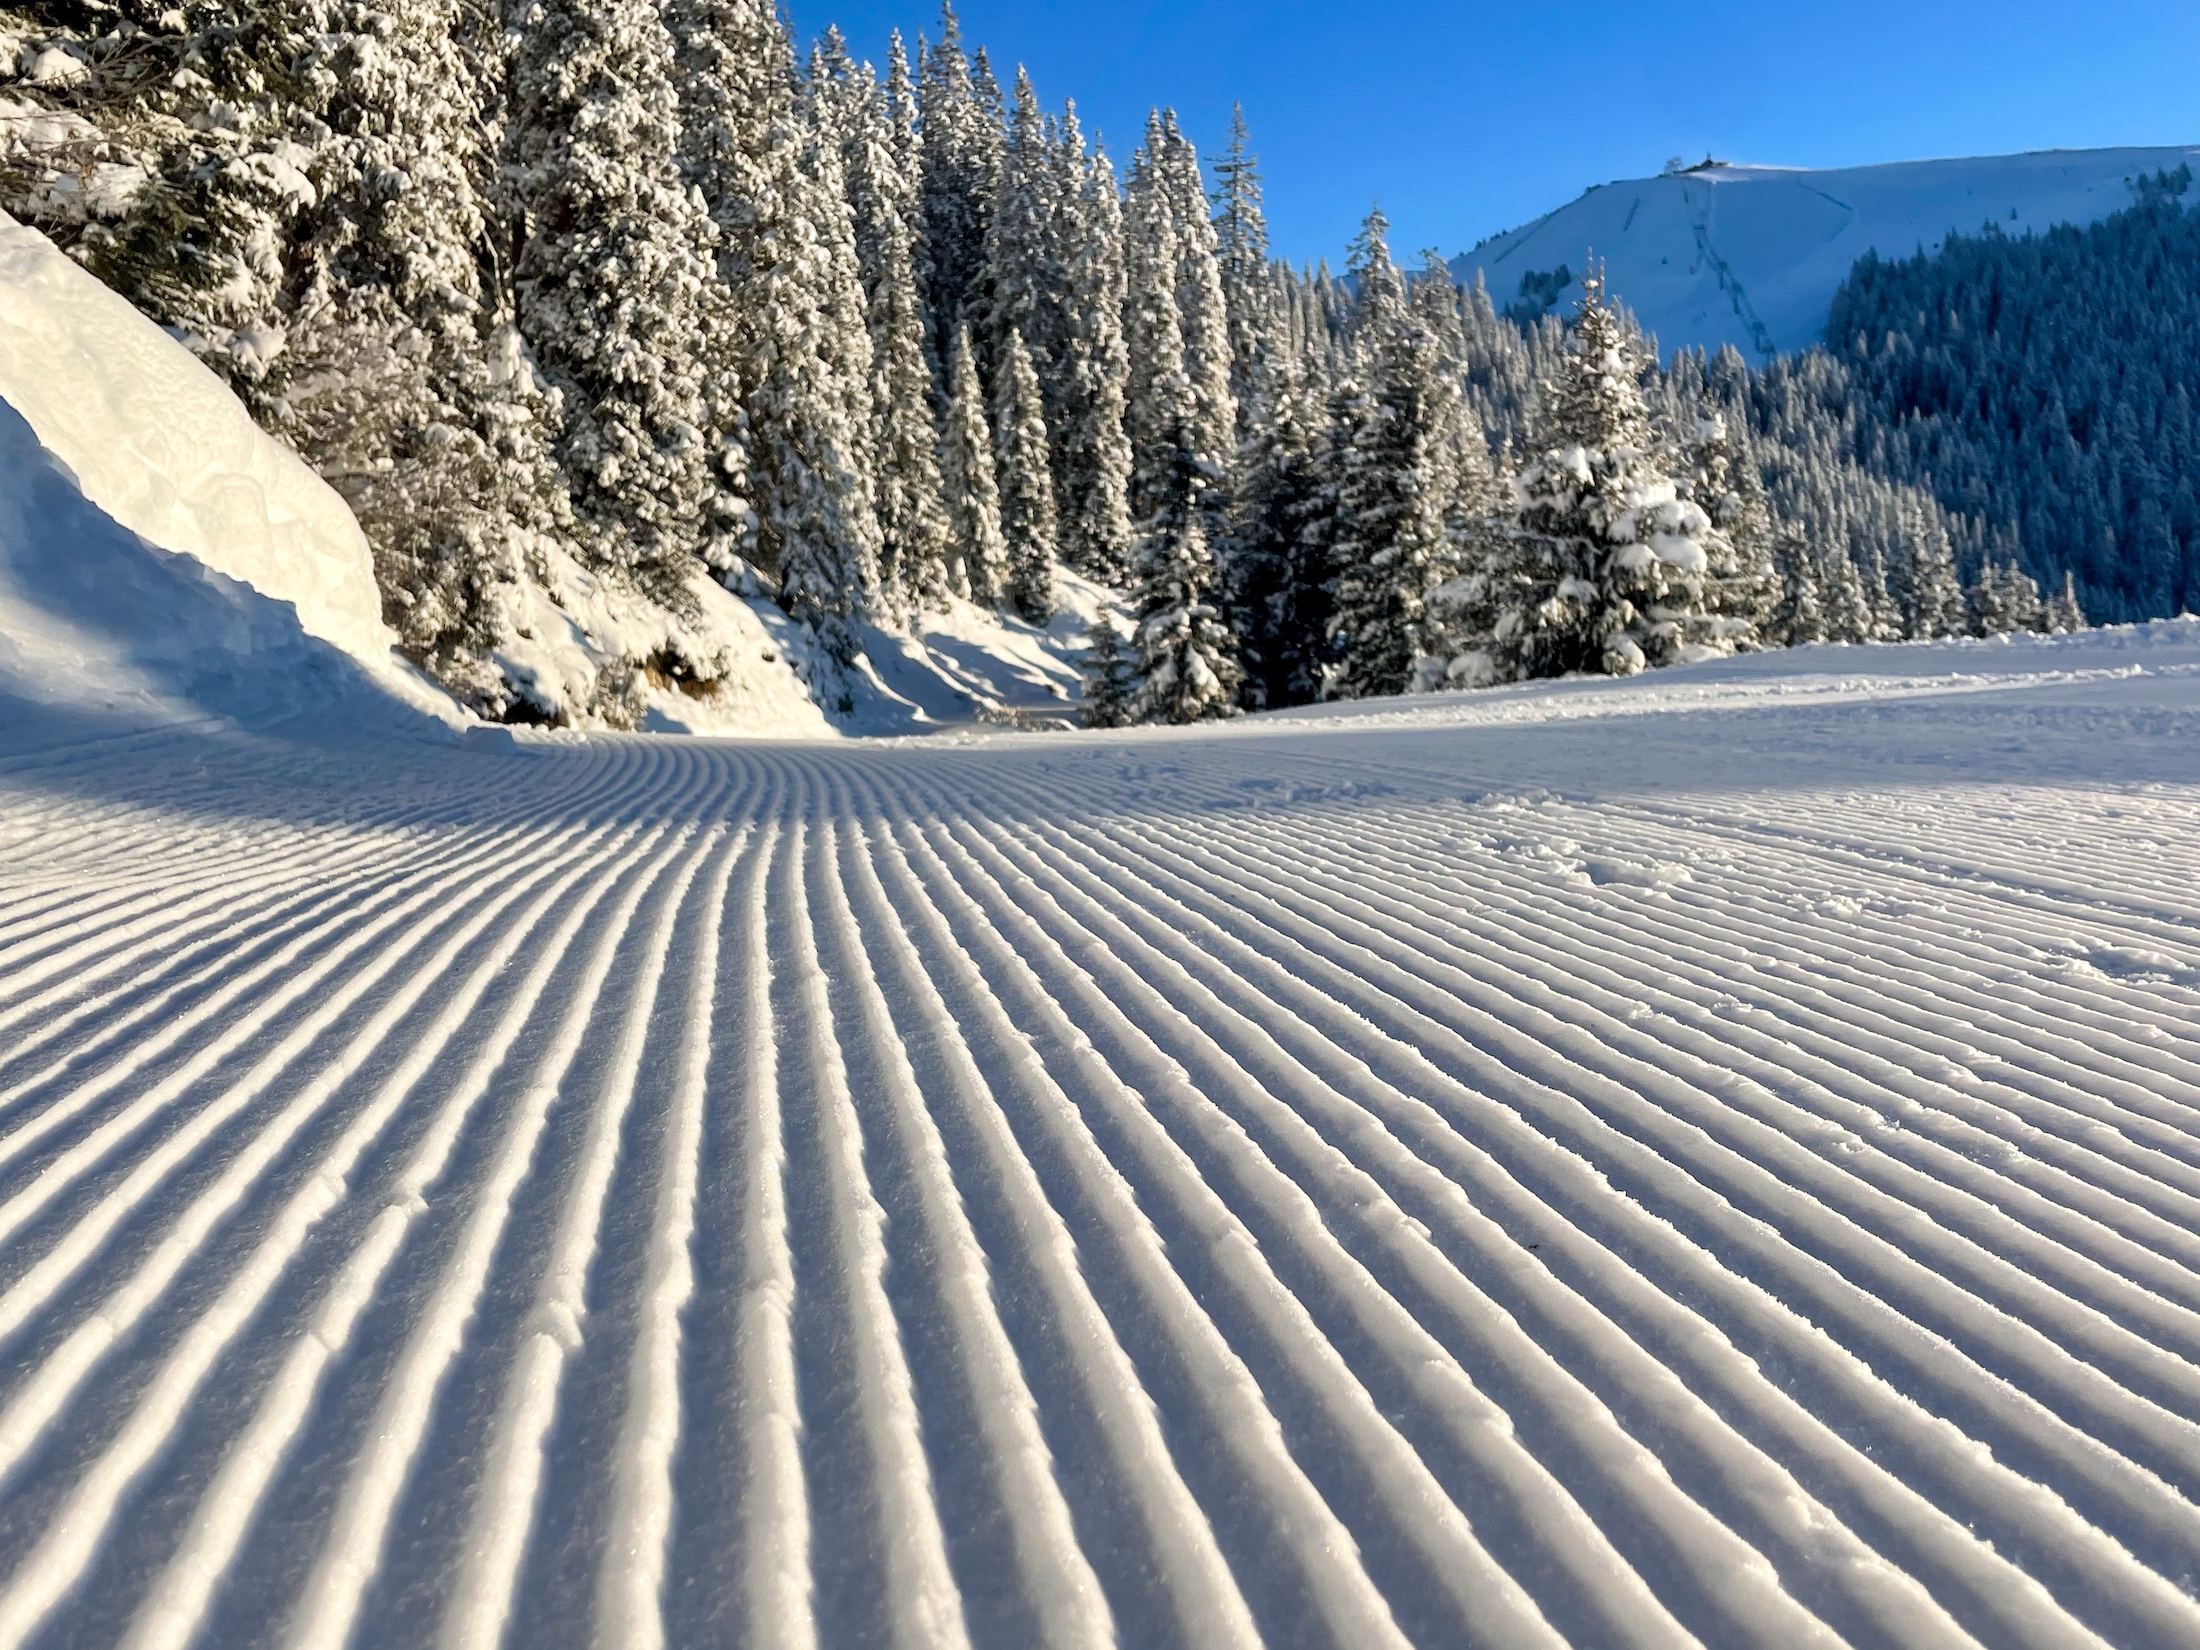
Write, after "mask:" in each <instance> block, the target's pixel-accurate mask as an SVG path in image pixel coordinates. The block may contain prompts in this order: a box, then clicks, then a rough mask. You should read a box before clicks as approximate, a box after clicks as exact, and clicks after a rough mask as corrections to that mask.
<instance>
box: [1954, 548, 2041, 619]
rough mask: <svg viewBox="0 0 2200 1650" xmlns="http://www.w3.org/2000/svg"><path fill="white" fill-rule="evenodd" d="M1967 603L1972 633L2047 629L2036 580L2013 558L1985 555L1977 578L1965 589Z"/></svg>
mask: <svg viewBox="0 0 2200 1650" xmlns="http://www.w3.org/2000/svg"><path fill="white" fill-rule="evenodd" d="M1966 605H1967V606H1968V607H1969V609H1970V615H1971V634H1972V635H1974V636H2005V635H2008V634H2009V633H2010V632H2012V631H2018V630H2044V629H2046V628H2047V604H2046V603H2045V602H2044V601H2042V600H2041V599H2040V587H2039V585H2038V583H2037V582H2036V581H2035V580H2034V579H2033V577H2032V575H2031V574H2029V573H2027V572H2026V571H2025V570H2024V569H2023V568H2021V567H2019V566H2018V565H2017V564H2016V563H2015V562H2013V561H2012V562H2000V561H1996V560H1994V558H1993V557H1991V556H1988V557H1987V558H1986V559H1985V560H1984V561H1982V562H1980V563H1979V570H1978V577H1977V578H1975V579H1973V580H1972V581H1971V588H1970V590H1969V591H1968V592H1966Z"/></svg>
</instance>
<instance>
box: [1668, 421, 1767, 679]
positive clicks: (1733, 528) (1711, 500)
mask: <svg viewBox="0 0 2200 1650" xmlns="http://www.w3.org/2000/svg"><path fill="white" fill-rule="evenodd" d="M1688 468H1689V491H1690V494H1691V495H1692V496H1693V498H1694V499H1695V502H1696V503H1697V505H1698V506H1699V507H1700V508H1701V509H1702V510H1703V512H1704V514H1705V515H1707V516H1709V517H1710V518H1711V524H1712V526H1714V527H1716V528H1717V529H1718V530H1719V536H1720V539H1721V540H1723V544H1715V545H1713V546H1712V547H1711V548H1712V551H1713V556H1714V559H1713V561H1712V563H1711V565H1710V566H1709V567H1708V568H1707V569H1706V570H1705V574H1704V605H1705V607H1706V608H1707V610H1708V611H1709V612H1710V614H1711V616H1712V618H1713V620H1714V622H1715V623H1716V624H1717V625H1718V627H1719V628H1720V629H1721V630H1722V631H1723V632H1724V633H1725V634H1726V636H1727V637H1728V639H1730V640H1731V641H1733V642H1734V643H1735V644H1736V645H1738V646H1743V647H1747V646H1750V645H1752V644H1754V643H1755V642H1756V641H1757V640H1758V631H1759V629H1760V628H1761V627H1762V626H1764V625H1765V624H1767V623H1768V621H1769V620H1770V619H1771V616H1772V611H1773V608H1774V607H1775V606H1776V605H1777V604H1778V602H1779V600H1780V598H1781V595H1782V587H1781V579H1780V575H1779V573H1778V571H1777V569H1776V568H1775V567H1774V566H1773V538H1774V529H1773V522H1772V510H1771V507H1770V506H1769V505H1768V504H1767V503H1766V500H1765V488H1764V480H1763V477H1762V476H1761V475H1760V474H1759V473H1758V469H1757V460H1756V456H1755V454H1754V453H1752V452H1751V450H1750V444H1749V435H1748V432H1747V431H1746V430H1745V429H1743V428H1741V427H1740V426H1739V425H1738V424H1737V423H1734V422H1731V421H1730V420H1729V419H1728V417H1727V415H1726V414H1725V413H1724V412H1719V411H1711V412H1704V413H1699V414H1698V415H1697V416H1696V419H1695V439H1694V440H1693V441H1692V442H1690V444H1689V448H1688Z"/></svg>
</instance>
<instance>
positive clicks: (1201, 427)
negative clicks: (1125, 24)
mask: <svg viewBox="0 0 2200 1650" xmlns="http://www.w3.org/2000/svg"><path fill="white" fill-rule="evenodd" d="M1146 144H1147V153H1148V157H1149V171H1148V183H1149V186H1150V187H1152V188H1154V189H1155V190H1156V191H1158V192H1159V193H1160V194H1162V195H1163V196H1165V197H1166V199H1167V201H1168V206H1169V216H1170V222H1171V229H1172V239H1173V241H1174V244H1175V249H1176V303H1177V321H1178V327H1179V329H1180V331H1181V333H1182V336H1183V340H1184V356H1183V372H1184V377H1185V381H1186V383H1187V384H1188V385H1189V386H1190V388H1191V394H1192V407H1193V413H1194V418H1193V423H1192V426H1191V436H1192V440H1193V443H1194V445H1193V452H1194V455H1195V457H1196V459H1197V461H1198V473H1199V476H1200V509H1201V512H1202V514H1203V515H1204V516H1205V518H1206V519H1205V521H1204V522H1203V523H1202V527H1203V530H1204V531H1205V533H1206V535H1207V538H1208V542H1209V543H1210V544H1215V543H1219V542H1220V541H1221V540H1222V538H1223V537H1224V536H1226V535H1227V533H1228V531H1229V492H1228V487H1229V472H1230V464H1231V460H1232V458H1233V457H1234V455H1235V454H1236V452H1237V442H1238V427H1237V403H1236V400H1235V398H1234V397H1233V396H1232V395H1231V393H1230V375H1231V371H1232V367H1233V362H1234V353H1233V349H1232V344H1231V336H1230V311H1229V303H1228V300H1227V299H1226V298H1225V296H1224V294H1223V290H1222V263H1221V257H1220V250H1219V248H1218V246H1217V243H1216V240H1215V228H1214V225H1213V223H1212V222H1210V221H1209V219H1208V207H1207V190H1206V186H1205V184H1204V183H1203V182H1202V181H1201V179H1200V174H1199V155H1198V152H1197V151H1196V150H1194V149H1193V147H1192V144H1191V141H1190V140H1189V139H1188V138H1186V137H1185V136H1184V134H1183V133H1182V132H1180V131H1179V130H1177V125H1176V116H1175V114H1174V113H1172V112H1170V111H1166V110H1163V111H1160V112H1158V113H1157V114H1156V115H1155V116H1154V117H1153V119H1152V120H1150V121H1149V123H1148V125H1147V129H1146Z"/></svg>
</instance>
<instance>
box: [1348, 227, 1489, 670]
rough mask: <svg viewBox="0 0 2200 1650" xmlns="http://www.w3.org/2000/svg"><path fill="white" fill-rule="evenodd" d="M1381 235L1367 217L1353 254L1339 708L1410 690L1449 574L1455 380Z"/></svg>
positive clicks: (1430, 649)
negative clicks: (1353, 377) (1353, 359)
mask: <svg viewBox="0 0 2200 1650" xmlns="http://www.w3.org/2000/svg"><path fill="white" fill-rule="evenodd" d="M1388 228H1389V225H1388V223H1387V221H1386V220H1385V219H1384V217H1383V214H1382V212H1381V210H1380V209H1379V208H1378V209H1377V210H1375V211H1373V212H1371V213H1369V214H1368V217H1367V221H1366V223H1365V224H1364V225H1363V226H1362V228H1361V232H1360V237H1359V239H1358V240H1357V241H1356V242H1354V244H1353V253H1352V265H1351V268H1352V276H1353V280H1354V282H1355V283H1356V284H1357V286H1358V289H1359V332H1358V337H1357V347H1358V353H1359V356H1360V361H1361V367H1360V372H1359V375H1358V383H1357V390H1358V393H1357V394H1356V395H1355V396H1353V397H1352V398H1351V401H1350V403H1349V405H1348V409H1347V412H1346V418H1345V426H1344V434H1345V439H1344V441H1343V443H1342V445H1341V447H1340V449H1339V457H1340V459H1341V461H1342V465H1343V468H1342V471H1341V473H1340V474H1339V475H1338V476H1337V477H1336V483H1335V484H1336V487H1337V492H1338V497H1337V506H1336V521H1337V526H1336V535H1337V536H1336V541H1335V543H1334V545H1333V546H1332V549H1331V555H1332V557H1333V567H1334V569H1335V591H1336V598H1335V600H1336V605H1335V609H1334V611H1333V613H1332V615H1331V617H1330V632H1331V636H1332V638H1333V641H1334V647H1335V657H1336V664H1335V667H1334V669H1333V671H1332V673H1331V676H1330V679H1329V682H1328V684H1327V692H1328V693H1329V694H1330V695H1331V696H1333V697H1337V698H1344V699H1361V698H1369V697H1374V696H1377V695H1384V694H1393V693H1403V692H1405V691H1406V690H1407V689H1408V688H1409V687H1411V686H1413V685H1414V684H1415V681H1416V677H1417V673H1418V672H1419V669H1420V662H1421V661H1422V660H1423V659H1424V658H1430V657H1432V656H1434V655H1435V654H1436V652H1437V649H1438V644H1439V638H1438V636H1437V634H1436V626H1435V619H1434V616H1433V615H1432V614H1431V612H1430V610H1429V597H1430V595H1431V593H1432V592H1433V591H1434V590H1435V589H1436V588H1437V586H1439V585H1441V584H1443V583H1444V582H1446V581H1447V580H1448V579H1449V578H1450V577H1451V575H1452V572H1453V567H1452V538H1451V519H1452V503H1453V483H1454V478H1455V473H1456V472H1455V465H1456V462H1457V456H1458V447H1457V441H1458V438H1459V412H1460V408H1459V398H1458V392H1457V388H1456V380H1455V378H1454V376H1453V374H1452V373H1451V371H1449V370H1448V367H1449V363H1448V362H1447V360H1446V352H1445V348H1444V344H1445V340H1444V338H1443V336H1442V334H1441V332H1440V331H1439V330H1438V329H1437V328H1436V327H1435V326H1432V325H1431V324H1430V323H1429V321H1428V320H1427V319H1426V318H1425V317H1424V316H1423V315H1422V314H1420V313H1419V312H1417V310H1416V307H1415V306H1414V305H1412V304H1410V303H1409V302H1408V301H1407V297H1406V290H1405V281H1404V278H1403V276H1402V275H1401V274H1400V273H1399V270H1398V267H1397V265H1396V264H1394V263H1393V262H1392V261H1391V257H1390V248H1389V244H1388V241H1387V239H1386V236H1387V232H1388ZM1446 283H1447V286H1448V277H1446Z"/></svg>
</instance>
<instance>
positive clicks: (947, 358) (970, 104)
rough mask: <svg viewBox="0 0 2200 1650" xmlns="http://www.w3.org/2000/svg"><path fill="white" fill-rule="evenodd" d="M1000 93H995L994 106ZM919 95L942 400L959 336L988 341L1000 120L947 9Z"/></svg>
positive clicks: (930, 312) (927, 301)
mask: <svg viewBox="0 0 2200 1650" xmlns="http://www.w3.org/2000/svg"><path fill="white" fill-rule="evenodd" d="M987 78H988V80H990V76H988V77H987ZM998 95H999V94H998V88H995V90H994V94H993V96H994V99H995V100H996V101H997V100H998ZM917 97H918V105H919V108H920V109H921V111H922V122H921V125H920V128H919V142H920V147H919V184H918V196H919V204H918V213H917V222H918V227H919V232H920V236H921V243H920V244H921V252H920V256H919V258H918V263H917V275H918V284H919V286H920V288H921V289H922V291H923V293H924V306H925V315H926V324H927V327H928V331H929V337H930V348H931V352H932V358H933V364H934V370H935V373H936V381H937V393H938V394H939V395H940V396H941V398H942V399H943V400H944V398H945V397H946V395H947V394H948V393H949V392H950V386H949V383H948V379H949V375H950V374H951V373H952V371H953V356H954V351H955V335H956V332H957V330H958V329H959V328H962V327H965V326H967V327H969V328H970V329H971V333H972V338H973V341H974V342H976V341H979V340H982V338H983V337H984V335H985V330H986V322H987V319H988V313H989V295H988V294H987V291H986V256H985V246H986V235H987V231H988V229H989V227H990V225H991V223H992V219H993V207H994V202H995V201H996V199H997V198H998V197H999V193H1000V184H1001V166H1002V160H1003V136H1002V132H1001V125H1000V121H999V119H998V117H997V114H996V112H995V111H994V110H992V109H989V108H988V107H987V97H986V95H985V88H984V87H983V86H981V85H980V84H979V82H978V80H977V79H976V78H975V77H974V76H973V75H972V73H971V65H970V59H969V58H968V57H967V56H966V55H965V54H964V52H963V46H962V25H961V23H960V22H959V21H958V20H957V18H956V16H955V9H954V7H953V6H952V5H948V4H942V5H941V7H940V38H939V39H938V40H937V41H936V42H934V43H933V44H932V45H931V46H929V47H928V48H927V49H926V51H925V53H924V58H923V63H922V66H921V70H920V74H919V81H918V92H917Z"/></svg>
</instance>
